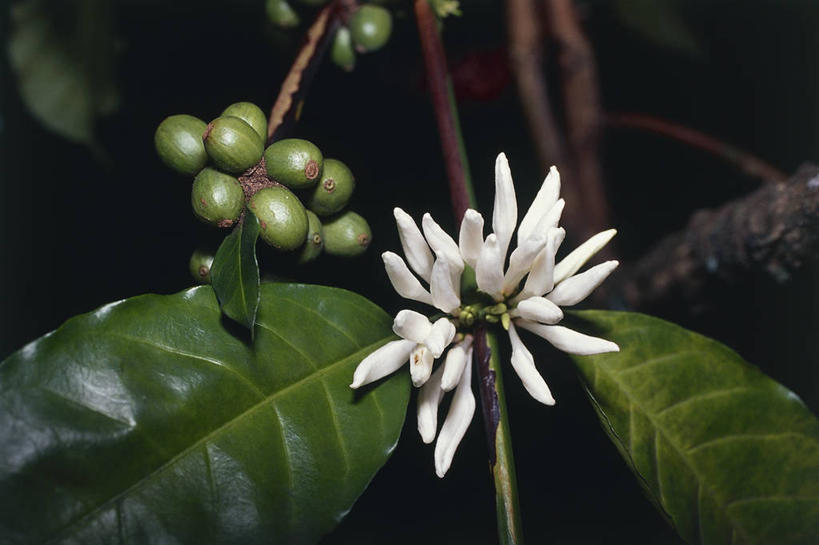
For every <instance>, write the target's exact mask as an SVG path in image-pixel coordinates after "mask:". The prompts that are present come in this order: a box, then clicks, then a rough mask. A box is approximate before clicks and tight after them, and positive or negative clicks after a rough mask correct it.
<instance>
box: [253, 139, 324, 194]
mask: <svg viewBox="0 0 819 545" xmlns="http://www.w3.org/2000/svg"><path fill="white" fill-rule="evenodd" d="M323 160H324V158H323V157H322V155H321V151H319V149H318V148H317V147H316V145H315V144H313V143H312V142H308V141H307V140H302V139H301V138H285V139H284V140H279V141H278V142H274V143H273V144H271V145H270V146H269V147H268V148H267V149H266V150H265V152H264V162H265V167H266V168H267V174H268V175H269V176H270V177H271V178H273V179H274V180H276V181H277V182H279V183H280V184H283V185H286V186H287V187H289V188H291V189H305V188H308V187H313V186H314V185H316V182H317V181H318V180H319V178H320V177H321V168H322V163H323Z"/></svg>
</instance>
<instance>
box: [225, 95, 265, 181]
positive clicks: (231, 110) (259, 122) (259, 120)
mask: <svg viewBox="0 0 819 545" xmlns="http://www.w3.org/2000/svg"><path fill="white" fill-rule="evenodd" d="M225 116H230V117H238V118H239V119H241V120H242V121H244V122H245V123H247V124H248V125H250V127H251V128H252V129H253V131H254V132H255V133H256V134H258V135H259V138H261V139H262V142H265V141H266V140H267V116H265V115H264V112H263V111H262V109H261V108H259V107H258V106H256V105H255V104H253V103H252V102H236V103H234V104H231V105H230V106H228V107H227V108H225V111H224V112H222V117H225ZM256 161H257V162H258V159H257V160H256ZM254 164H255V163H254ZM251 166H252V165H251Z"/></svg>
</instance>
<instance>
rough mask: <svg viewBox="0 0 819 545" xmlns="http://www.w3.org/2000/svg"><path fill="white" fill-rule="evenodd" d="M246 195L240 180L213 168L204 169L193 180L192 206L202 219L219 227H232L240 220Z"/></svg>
mask: <svg viewBox="0 0 819 545" xmlns="http://www.w3.org/2000/svg"><path fill="white" fill-rule="evenodd" d="M244 204H245V193H244V191H242V186H241V185H239V180H237V179H236V178H234V177H233V176H230V175H228V174H225V173H224V172H219V171H218V170H214V169H212V168H205V169H202V172H200V173H199V174H197V175H196V178H194V180H193V190H192V191H191V205H192V206H193V211H194V212H195V213H196V215H197V216H199V218H200V219H202V220H203V221H206V222H207V223H212V224H214V225H216V226H218V227H230V226H231V225H233V223H234V222H235V221H236V220H237V219H239V214H240V213H241V212H242V207H243V206H244Z"/></svg>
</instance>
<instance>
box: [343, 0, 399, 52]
mask: <svg viewBox="0 0 819 545" xmlns="http://www.w3.org/2000/svg"><path fill="white" fill-rule="evenodd" d="M391 33H392V15H390V12H389V10H387V9H384V8H382V7H381V6H371V5H363V6H361V7H360V8H358V9H357V10H356V12H355V13H354V14H353V17H352V19H350V34H351V35H352V38H353V43H355V47H356V50H358V51H360V52H362V53H364V52H368V51H375V50H376V49H381V48H382V47H384V44H386V43H387V40H389V39H390V34H391Z"/></svg>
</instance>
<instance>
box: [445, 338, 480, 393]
mask: <svg viewBox="0 0 819 545" xmlns="http://www.w3.org/2000/svg"><path fill="white" fill-rule="evenodd" d="M471 354H472V335H467V336H466V338H465V339H464V340H463V341H461V342H459V343H458V344H457V345H455V346H453V347H452V348H450V349H449V352H447V353H446V361H444V376H443V377H442V378H441V389H442V390H443V391H445V392H448V391H450V390H452V389H453V388H455V386H457V385H458V381H460V380H461V374H462V373H463V372H464V367H466V366H467V365H468V364H469V362H470V360H471V359H472V358H471Z"/></svg>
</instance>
